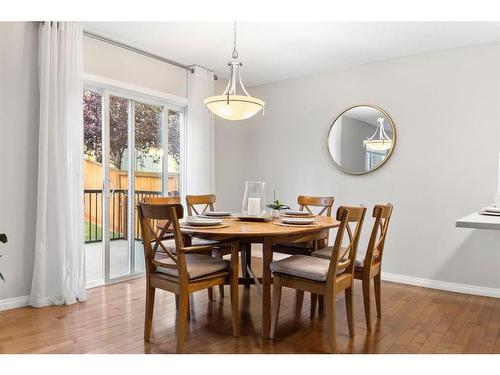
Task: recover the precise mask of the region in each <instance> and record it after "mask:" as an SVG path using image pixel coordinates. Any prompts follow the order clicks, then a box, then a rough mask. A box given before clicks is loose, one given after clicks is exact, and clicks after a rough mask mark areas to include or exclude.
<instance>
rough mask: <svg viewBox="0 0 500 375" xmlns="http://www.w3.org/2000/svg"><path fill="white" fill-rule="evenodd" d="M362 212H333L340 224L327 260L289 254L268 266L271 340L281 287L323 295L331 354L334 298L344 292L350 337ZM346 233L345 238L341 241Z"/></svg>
mask: <svg viewBox="0 0 500 375" xmlns="http://www.w3.org/2000/svg"><path fill="white" fill-rule="evenodd" d="M365 213H366V208H364V207H347V206H342V207H340V208H339V209H338V210H337V220H339V221H340V225H339V227H338V230H337V236H336V238H335V244H334V246H333V253H332V256H331V257H330V259H323V258H318V257H312V256H306V255H292V256H291V257H288V258H285V259H282V260H279V261H276V262H272V263H271V266H270V267H271V270H272V272H273V302H272V319H271V338H275V337H276V329H277V325H278V315H279V309H280V302H281V290H282V288H283V287H288V288H293V289H296V290H300V291H302V292H310V293H311V294H313V295H322V296H324V299H325V306H326V322H327V331H328V344H329V350H330V352H331V353H335V352H336V350H337V349H336V329H335V325H336V319H335V316H336V306H335V305H336V298H335V297H336V295H337V294H338V293H340V292H342V291H344V293H345V299H346V310H347V322H348V326H349V336H350V337H351V338H354V306H353V300H354V298H353V297H354V296H353V286H354V264H355V260H356V251H357V246H358V242H359V236H360V233H361V228H362V226H363V220H364V217H365ZM351 226H353V227H354V228H351ZM346 232H347V235H348V236H347V237H346V238H344V234H345V233H346ZM344 239H347V241H346V242H347V243H346V244H344V243H343V242H344Z"/></svg>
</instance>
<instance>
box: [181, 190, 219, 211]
mask: <svg viewBox="0 0 500 375" xmlns="http://www.w3.org/2000/svg"><path fill="white" fill-rule="evenodd" d="M186 203H187V210H188V215H189V216H193V215H201V214H203V213H205V212H206V211H207V210H208V211H213V210H214V204H215V195H214V194H203V195H186ZM199 206H203V207H202V208H200V207H199Z"/></svg>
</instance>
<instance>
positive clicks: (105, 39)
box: [83, 30, 217, 80]
mask: <svg viewBox="0 0 500 375" xmlns="http://www.w3.org/2000/svg"><path fill="white" fill-rule="evenodd" d="M83 35H85V36H88V37H89V38H93V39H96V40H100V41H101V42H104V43H108V44H112V45H114V46H116V47H120V48H124V49H127V50H129V51H132V52H135V53H138V54H140V55H143V56H147V57H149V58H152V59H155V60H159V61H161V62H164V63H167V64H170V65H174V66H177V67H179V68H182V69H186V70H187V71H189V72H191V73H194V69H193V68H192V65H191V66H188V65H184V64H181V63H178V62H177V61H173V60H169V59H166V58H165V57H161V56H158V55H155V54H153V53H150V52H147V51H144V50H142V49H139V48H135V47H132V46H130V45H128V44H125V43H122V42H118V41H116V40H113V39H109V38H106V37H104V36H101V35H98V34H94V33H91V32H90V31H85V30H84V31H83ZM214 80H217V76H216V75H215V74H214Z"/></svg>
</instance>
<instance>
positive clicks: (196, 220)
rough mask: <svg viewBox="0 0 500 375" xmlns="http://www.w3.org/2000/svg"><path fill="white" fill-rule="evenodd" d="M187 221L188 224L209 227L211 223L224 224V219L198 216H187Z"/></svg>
mask: <svg viewBox="0 0 500 375" xmlns="http://www.w3.org/2000/svg"><path fill="white" fill-rule="evenodd" d="M185 222H186V224H188V225H193V226H200V227H208V226H211V225H219V224H222V220H220V219H205V218H200V217H196V216H191V217H187V218H186V220H185Z"/></svg>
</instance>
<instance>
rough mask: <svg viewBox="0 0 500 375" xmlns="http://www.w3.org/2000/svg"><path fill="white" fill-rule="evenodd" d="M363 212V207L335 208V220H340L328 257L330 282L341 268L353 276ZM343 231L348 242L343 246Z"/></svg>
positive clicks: (364, 209) (364, 210)
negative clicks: (330, 254)
mask: <svg viewBox="0 0 500 375" xmlns="http://www.w3.org/2000/svg"><path fill="white" fill-rule="evenodd" d="M365 213H366V208H365V207H350V206H341V207H339V209H338V210H337V220H339V221H340V225H339V227H338V230H337V236H336V238H335V243H334V245H333V251H332V256H331V258H330V268H329V273H328V277H329V280H330V281H331V282H333V280H334V279H335V277H336V275H337V272H338V271H342V270H343V272H346V273H349V274H351V277H353V276H354V265H355V260H356V252H357V248H358V242H359V237H360V235H361V228H362V227H363V221H364V218H365ZM351 226H352V227H353V228H351ZM345 233H347V237H348V243H347V245H346V246H343V245H344V235H345Z"/></svg>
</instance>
